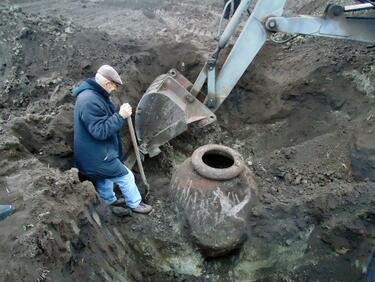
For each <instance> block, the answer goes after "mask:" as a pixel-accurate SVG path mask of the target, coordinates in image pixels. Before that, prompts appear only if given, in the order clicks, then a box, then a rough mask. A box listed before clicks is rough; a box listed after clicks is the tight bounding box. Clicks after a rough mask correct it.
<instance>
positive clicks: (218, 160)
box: [202, 150, 234, 169]
mask: <svg viewBox="0 0 375 282" xmlns="http://www.w3.org/2000/svg"><path fill="white" fill-rule="evenodd" d="M202 160H203V162H204V163H205V164H206V165H208V166H209V167H213V168H219V169H224V168H229V167H231V166H232V165H233V164H234V159H233V157H232V156H231V155H230V154H228V153H225V152H222V151H217V150H212V151H207V152H206V153H204V155H203V156H202Z"/></svg>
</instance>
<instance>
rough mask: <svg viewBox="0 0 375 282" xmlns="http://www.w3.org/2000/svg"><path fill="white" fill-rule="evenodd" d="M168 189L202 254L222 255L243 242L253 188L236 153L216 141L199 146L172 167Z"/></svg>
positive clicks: (250, 179) (249, 172)
mask: <svg viewBox="0 0 375 282" xmlns="http://www.w3.org/2000/svg"><path fill="white" fill-rule="evenodd" d="M171 189H172V191H173V193H174V196H175V200H176V205H177V208H178V211H179V212H180V213H181V215H182V216H183V217H184V218H185V219H186V221H187V223H188V225H189V229H190V232H191V236H192V237H193V241H194V242H195V243H196V244H197V245H198V246H199V247H200V249H201V251H202V253H203V254H204V255H206V256H210V257H213V256H220V255H224V254H226V253H228V252H230V251H232V250H234V249H236V248H239V247H240V246H241V245H242V243H243V241H244V240H245V239H246V232H245V229H246V225H247V216H248V214H249V208H250V206H251V203H252V199H254V196H255V193H254V192H255V190H256V188H255V182H254V179H253V176H252V173H251V171H250V170H249V169H248V168H247V167H246V165H245V164H244V161H243V159H242V157H241V155H240V154H239V153H238V152H236V151H234V150H233V149H231V148H228V147H226V146H222V145H215V144H209V145H205V146H202V147H200V148H198V149H197V150H195V151H194V153H193V155H192V157H191V158H189V159H187V160H185V161H184V162H183V163H182V164H181V165H180V166H178V167H177V169H176V170H175V172H174V174H173V177H172V182H171Z"/></svg>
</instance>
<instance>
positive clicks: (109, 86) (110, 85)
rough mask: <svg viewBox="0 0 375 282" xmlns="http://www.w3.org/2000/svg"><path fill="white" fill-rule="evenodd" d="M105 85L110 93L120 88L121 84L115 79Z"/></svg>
mask: <svg viewBox="0 0 375 282" xmlns="http://www.w3.org/2000/svg"><path fill="white" fill-rule="evenodd" d="M105 86H106V90H107V92H108V93H112V92H114V91H116V90H117V89H118V88H119V85H118V84H117V83H115V82H113V81H108V82H107V83H106V84H105Z"/></svg>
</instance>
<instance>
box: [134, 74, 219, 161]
mask: <svg viewBox="0 0 375 282" xmlns="http://www.w3.org/2000/svg"><path fill="white" fill-rule="evenodd" d="M191 87H192V83H191V82H190V81H189V80H188V79H186V78H185V77H184V76H183V75H182V74H180V73H179V72H178V71H177V70H174V69H172V70H170V71H169V72H168V73H167V74H163V75H161V76H159V77H157V78H156V79H155V80H154V81H153V83H152V84H151V85H150V87H149V88H148V89H147V91H146V93H145V94H144V95H143V97H142V99H141V100H140V102H139V104H138V106H137V109H136V115H135V128H136V133H137V137H138V141H139V143H140V149H141V151H142V153H144V154H149V155H150V156H151V157H153V156H156V155H157V154H159V153H160V149H159V147H160V146H161V145H163V144H165V143H167V142H168V141H169V140H171V139H173V138H174V137H176V136H178V135H180V134H181V133H183V132H184V131H186V130H187V129H188V124H190V123H194V122H197V123H198V126H205V125H208V124H210V123H212V122H214V121H215V120H216V116H215V114H214V113H213V112H212V111H211V110H209V109H208V108H207V107H206V106H205V105H203V104H202V103H201V102H200V101H199V100H198V99H197V98H196V97H194V96H193V95H191V94H190V92H189V91H188V90H187V89H190V88H191Z"/></svg>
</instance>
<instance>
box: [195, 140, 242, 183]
mask: <svg viewBox="0 0 375 282" xmlns="http://www.w3.org/2000/svg"><path fill="white" fill-rule="evenodd" d="M210 151H219V152H221V153H223V155H229V156H230V157H231V158H232V159H233V165H232V166H230V167H228V168H214V167H211V166H208V165H206V164H205V163H204V162H203V159H202V158H203V155H204V154H206V153H207V152H210ZM191 161H192V164H193V168H194V169H195V171H197V172H198V173H199V174H200V175H201V176H203V177H206V178H210V179H213V180H228V179H232V178H234V177H236V176H238V175H239V174H240V173H241V172H242V171H243V169H244V165H245V164H244V161H243V160H242V157H241V155H240V154H239V153H238V152H237V151H235V150H233V149H231V148H229V147H227V146H223V145H218V144H208V145H204V146H202V147H199V148H198V149H196V150H195V151H194V153H193V155H192V157H191Z"/></svg>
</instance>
